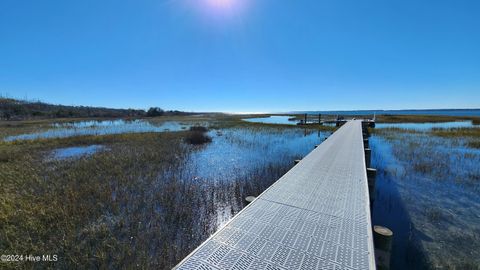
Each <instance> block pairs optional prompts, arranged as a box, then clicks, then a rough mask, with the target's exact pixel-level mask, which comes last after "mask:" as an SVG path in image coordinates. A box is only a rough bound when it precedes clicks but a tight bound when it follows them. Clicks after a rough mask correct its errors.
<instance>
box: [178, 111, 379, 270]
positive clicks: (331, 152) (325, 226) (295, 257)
mask: <svg viewBox="0 0 480 270" xmlns="http://www.w3.org/2000/svg"><path fill="white" fill-rule="evenodd" d="M176 268H177V269H375V259H374V254H373V239H372V233H371V221H370V202H369V197H368V184H367V175H366V168H365V156H364V148H363V136H362V122H361V121H360V120H354V121H349V122H347V123H346V124H345V125H343V126H342V127H341V128H340V129H339V130H337V131H336V132H335V133H334V134H332V135H331V136H330V137H329V138H328V139H327V140H326V141H325V142H323V143H322V144H321V145H320V146H318V147H317V148H316V149H315V150H313V151H312V152H311V153H310V154H309V155H307V156H306V157H305V158H304V159H303V160H302V161H301V162H300V163H298V164H297V165H296V166H295V167H293V168H292V169H291V170H290V171H288V172H287V173H286V174H285V175H284V176H282V177H281V178H280V179H279V180H278V181H277V182H275V183H274V184H273V185H272V186H271V187H270V188H269V189H267V190H266V191H265V192H263V193H262V194H261V195H260V196H258V198H257V199H256V200H255V201H253V202H252V203H250V205H248V206H247V207H245V209H243V210H242V211H241V212H240V213H238V214H237V215H236V216H235V217H234V218H233V219H232V220H231V221H230V222H229V223H228V224H226V225H225V227H223V228H222V229H220V230H219V231H218V232H217V233H215V234H214V235H213V236H212V237H210V238H209V239H208V240H207V241H206V242H205V243H203V244H202V245H201V246H200V247H199V248H197V249H196V250H195V251H193V252H192V253H191V254H190V255H189V256H188V257H187V258H185V259H184V260H183V261H182V262H181V263H180V264H179V265H177V267H176Z"/></svg>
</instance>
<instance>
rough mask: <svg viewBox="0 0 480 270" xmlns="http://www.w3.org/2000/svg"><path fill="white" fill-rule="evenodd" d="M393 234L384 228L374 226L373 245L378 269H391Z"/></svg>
mask: <svg viewBox="0 0 480 270" xmlns="http://www.w3.org/2000/svg"><path fill="white" fill-rule="evenodd" d="M392 242H393V232H392V231H391V230H390V229H388V228H386V227H382V226H373V244H374V246H375V262H376V264H377V269H379V270H388V269H390V256H391V252H392Z"/></svg>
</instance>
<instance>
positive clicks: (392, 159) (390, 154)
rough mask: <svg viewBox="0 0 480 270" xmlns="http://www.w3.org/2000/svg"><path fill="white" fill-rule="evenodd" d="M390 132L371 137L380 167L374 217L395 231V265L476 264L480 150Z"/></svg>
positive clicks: (449, 141)
mask: <svg viewBox="0 0 480 270" xmlns="http://www.w3.org/2000/svg"><path fill="white" fill-rule="evenodd" d="M393 132H394V131H392V134H388V133H387V134H384V133H382V136H381V137H379V136H375V135H374V136H373V137H371V139H370V145H371V148H372V164H373V166H375V167H376V168H377V170H378V175H377V187H376V192H377V197H376V198H377V199H376V201H375V203H374V206H373V209H374V210H373V221H374V223H376V224H380V225H386V226H390V227H391V228H392V229H393V231H394V234H395V238H394V247H393V257H392V263H393V269H412V268H419V269H421V268H423V267H425V266H426V265H425V263H428V265H429V267H433V268H443V269H449V268H456V269H464V268H472V267H473V266H475V265H476V266H478V265H479V264H480V243H479V241H478V240H479V239H480V201H479V200H478V195H479V191H480V189H479V186H480V181H479V180H480V167H479V166H478V164H480V150H478V149H471V148H468V147H466V145H465V142H464V141H463V140H459V139H448V138H439V137H434V136H429V135H428V134H423V133H422V134H412V133H400V134H399V133H395V134H394V133H393ZM397 132H399V131H397Z"/></svg>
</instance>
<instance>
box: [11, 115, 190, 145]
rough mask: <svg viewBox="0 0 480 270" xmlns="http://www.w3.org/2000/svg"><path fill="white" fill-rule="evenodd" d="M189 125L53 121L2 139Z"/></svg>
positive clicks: (157, 130) (116, 121)
mask: <svg viewBox="0 0 480 270" xmlns="http://www.w3.org/2000/svg"><path fill="white" fill-rule="evenodd" d="M189 127H190V125H185V124H181V123H178V122H174V121H169V122H164V123H161V124H159V125H154V124H152V123H150V122H148V121H145V120H131V121H127V120H107V121H80V122H68V123H54V124H52V128H51V129H48V130H45V131H40V132H35V133H28V134H21V135H15V136H9V137H6V138H5V139H4V141H7V142H10V141H17V140H36V139H51V138H67V137H74V136H86V135H108V134H122V133H142V132H165V131H181V130H184V129H187V128H189Z"/></svg>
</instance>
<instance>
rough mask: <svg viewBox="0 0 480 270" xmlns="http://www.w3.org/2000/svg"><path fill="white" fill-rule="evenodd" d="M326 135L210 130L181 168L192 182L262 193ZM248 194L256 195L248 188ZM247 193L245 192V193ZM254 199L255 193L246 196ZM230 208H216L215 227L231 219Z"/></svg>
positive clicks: (312, 132)
mask: <svg viewBox="0 0 480 270" xmlns="http://www.w3.org/2000/svg"><path fill="white" fill-rule="evenodd" d="M330 134H331V133H330V132H318V131H312V130H305V129H301V128H298V129H286V130H281V131H279V130H276V129H269V128H232V129H223V130H221V131H220V132H218V131H211V132H209V135H210V136H212V138H213V140H212V142H211V143H208V144H205V145H202V146H198V147H197V150H196V151H194V152H192V153H191V154H190V156H189V157H188V159H187V160H186V161H185V163H184V165H183V166H182V167H183V168H182V170H184V171H186V172H187V174H188V177H189V178H190V179H192V180H193V181H197V182H207V183H215V184H216V185H219V186H221V185H229V184H230V183H241V184H240V187H239V188H241V189H248V188H249V187H248V186H252V185H258V186H259V187H261V188H260V189H261V190H263V189H265V188H266V187H268V186H270V185H271V184H272V183H273V182H274V181H276V180H278V178H280V177H281V176H282V175H283V174H284V173H285V172H286V171H287V170H288V169H290V168H291V167H292V166H293V165H294V160H295V159H299V158H302V157H304V156H305V155H307V154H308V153H310V152H311V151H312V150H313V149H314V146H315V145H316V144H319V143H320V142H321V141H323V140H324V139H325V138H326V137H327V136H328V135H330ZM250 190H251V191H250V192H259V191H258V190H256V189H250ZM246 192H247V193H248V191H246ZM248 195H253V196H258V195H259V194H257V193H255V194H248ZM230 207H231V205H229V203H228V202H227V203H225V205H219V206H218V208H224V209H223V210H220V211H219V217H218V220H217V222H218V224H217V225H218V226H221V225H223V224H224V223H225V222H226V221H228V220H229V219H230V218H231V217H232V214H231V211H230V210H231V209H230Z"/></svg>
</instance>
